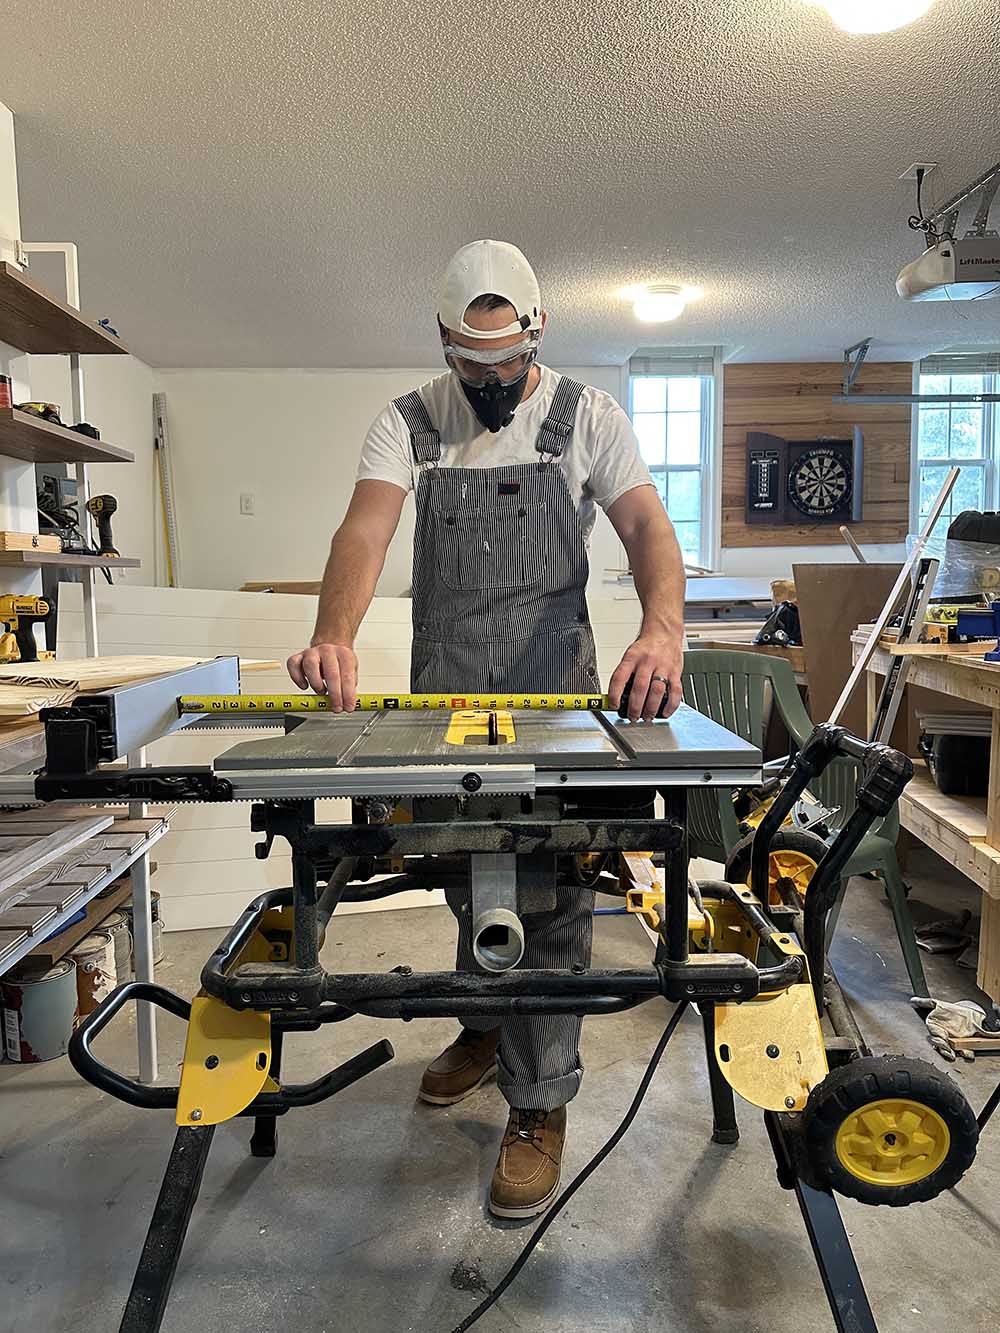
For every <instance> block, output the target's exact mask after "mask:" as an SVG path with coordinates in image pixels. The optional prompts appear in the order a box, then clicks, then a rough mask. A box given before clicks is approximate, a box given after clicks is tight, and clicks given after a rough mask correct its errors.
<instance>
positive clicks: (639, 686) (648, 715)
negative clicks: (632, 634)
mask: <svg viewBox="0 0 1000 1333" xmlns="http://www.w3.org/2000/svg"><path fill="white" fill-rule="evenodd" d="M682 643H683V640H682V637H681V635H680V634H665V633H662V632H661V633H658V634H653V633H650V634H646V633H642V634H640V635H639V637H638V638H637V639H636V641H635V643H633V644H632V645H631V647H630V648H629V649H628V650H627V651H626V653H625V656H624V657H623V658H622V660H621V662H620V664H619V665H618V667H617V668H616V670H615V673H614V675H613V676H612V677H611V683H610V684H609V685H608V697H609V699H610V702H611V707H612V708H617V707H618V706H619V704H620V702H621V696H622V690H624V688H625V686H626V685H627V684H628V681H629V678H630V677H631V678H632V688H631V690H630V691H629V698H628V716H629V719H630V720H631V721H632V722H638V720H639V719H640V717H641V718H642V719H643V720H644V721H645V722H651V721H652V720H653V718H655V717H656V715H657V714H658V713H659V711H660V705H661V704H663V703H664V699H666V703H665V704H664V708H663V716H664V717H669V716H670V714H671V713H673V712H675V711H676V709H677V705H678V704H679V703H680V702H681V668H682V666H683V664H684V650H683V647H682Z"/></svg>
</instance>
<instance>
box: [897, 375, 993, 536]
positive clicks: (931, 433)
mask: <svg viewBox="0 0 1000 1333" xmlns="http://www.w3.org/2000/svg"><path fill="white" fill-rule="evenodd" d="M917 392H918V393H920V394H944V395H948V394H995V393H1000V357H997V356H995V355H991V354H985V355H984V354H976V355H962V354H956V355H953V356H949V355H947V354H945V353H942V354H941V355H940V356H933V357H928V358H926V359H925V360H924V361H922V362H921V363H920V375H919V377H918V388H917ZM998 408H1000V403H989V402H987V403H977V402H961V401H957V402H956V401H952V402H943V403H921V404H920V405H919V406H918V408H917V414H916V418H917V419H916V440H915V455H916V456H915V460H914V462H915V470H916V487H915V492H916V508H917V514H916V519H917V523H916V526H918V527H919V526H921V525H922V524H923V521H924V519H925V518H926V517H927V515H928V513H929V512H930V507H931V505H932V504H933V502H934V497H935V496H936V495H937V493H938V491H939V490H940V489H941V486H942V483H943V482H944V479H945V476H946V475H947V472H948V469H949V468H951V467H954V466H955V465H956V464H957V465H958V466H959V467H960V468H961V469H962V470H961V473H960V475H959V478H958V481H957V482H956V483H955V489H954V490H953V491H952V493H951V495H950V497H949V499H948V503H947V505H946V506H945V509H944V511H943V513H942V515H941V518H940V520H939V522H938V525H937V532H938V534H939V535H941V536H943V535H944V534H945V533H946V532H947V531H948V527H949V525H950V523H951V521H952V519H953V518H954V517H955V516H956V515H958V514H960V513H961V512H962V510H963V509H979V510H985V509H996V507H997V478H998V463H1000V412H998V410H997V409H998Z"/></svg>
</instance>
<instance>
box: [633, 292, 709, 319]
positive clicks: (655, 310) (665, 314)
mask: <svg viewBox="0 0 1000 1333" xmlns="http://www.w3.org/2000/svg"><path fill="white" fill-rule="evenodd" d="M700 295H701V289H700V288H699V287H680V286H678V285H677V283H674V282H642V283H639V284H638V285H637V286H634V287H623V288H622V290H621V291H620V292H619V296H621V297H622V299H623V300H626V301H631V302H632V309H633V311H634V312H635V317H636V319H638V320H641V321H642V323H643V324H667V323H669V322H670V320H672V319H677V318H678V316H680V315H682V314H683V313H684V309H685V307H686V306H687V304H688V302H689V301H696V300H697V299H698V297H699V296H700Z"/></svg>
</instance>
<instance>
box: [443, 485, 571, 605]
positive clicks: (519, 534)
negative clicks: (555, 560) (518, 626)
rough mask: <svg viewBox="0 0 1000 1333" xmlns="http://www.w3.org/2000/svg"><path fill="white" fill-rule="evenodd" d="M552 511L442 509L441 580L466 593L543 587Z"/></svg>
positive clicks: (531, 507)
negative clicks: (540, 584)
mask: <svg viewBox="0 0 1000 1333" xmlns="http://www.w3.org/2000/svg"><path fill="white" fill-rule="evenodd" d="M547 509H548V506H547V505H546V503H545V502H544V501H541V502H536V503H534V504H520V503H514V504H512V505H502V506H497V507H496V508H495V509H488V510H487V509H447V508H445V509H440V510H438V511H437V512H436V513H435V515H434V525H435V537H436V543H435V544H436V547H437V565H438V573H439V575H440V577H441V581H442V582H443V583H444V584H446V586H447V587H449V588H455V589H456V590H458V591H460V592H483V591H489V592H501V591H505V590H511V589H514V588H530V587H532V586H533V585H535V584H537V583H540V582H541V580H542V575H543V574H544V573H545V568H546V565H547V564H548V541H549V533H548V514H547Z"/></svg>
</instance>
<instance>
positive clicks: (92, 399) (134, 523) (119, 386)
mask: <svg viewBox="0 0 1000 1333" xmlns="http://www.w3.org/2000/svg"><path fill="white" fill-rule="evenodd" d="M26 361H27V365H28V376H29V378H30V382H31V397H32V398H36V399H39V400H42V401H45V402H50V403H58V404H59V405H60V407H61V408H62V409H63V414H64V415H63V420H64V421H65V420H67V417H68V415H69V404H70V381H69V358H68V357H65V356H31V357H27V358H26ZM83 371H84V384H85V395H86V396H85V403H84V405H85V407H86V412H87V420H88V421H89V422H90V423H91V425H93V426H96V427H97V429H98V430H99V431H100V432H101V438H102V439H105V440H107V441H108V442H109V443H110V444H115V445H118V446H119V448H122V449H130V450H131V451H132V453H134V454H135V462H134V463H92V464H90V466H89V467H88V468H87V476H88V479H89V481H90V493H91V495H102V494H105V493H107V494H110V495H113V496H114V497H115V499H116V500H117V501H118V512H117V513H116V514H115V516H114V518H113V519H112V520H111V531H112V533H113V534H114V539H115V545H116V546H117V548H118V550H119V551H120V552H121V553H122V555H125V556H131V557H133V558H134V559H137V560H141V561H142V566H141V568H139V569H122V570H119V571H118V572H117V573H116V574H115V581H116V582H120V583H135V584H143V585H147V584H153V583H156V582H157V578H156V552H157V550H158V549H159V547H160V545H161V542H160V531H161V519H160V515H159V509H158V501H157V493H156V462H155V456H154V451H153V371H152V370H151V369H150V368H149V366H147V365H146V364H145V362H143V361H139V360H138V359H137V358H136V357H134V356H85V357H84V358H83Z"/></svg>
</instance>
